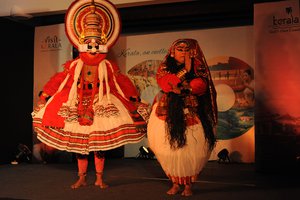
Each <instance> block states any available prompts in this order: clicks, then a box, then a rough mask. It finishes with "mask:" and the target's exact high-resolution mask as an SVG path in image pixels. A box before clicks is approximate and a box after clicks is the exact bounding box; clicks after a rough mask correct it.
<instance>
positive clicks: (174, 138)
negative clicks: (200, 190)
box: [165, 56, 216, 149]
mask: <svg viewBox="0 0 300 200" xmlns="http://www.w3.org/2000/svg"><path fill="white" fill-rule="evenodd" d="M165 64H166V66H167V69H166V70H167V71H168V72H170V73H172V74H176V73H177V72H179V71H180V70H182V69H183V68H184V64H182V65H177V63H176V60H175V59H174V58H173V57H171V56H169V57H167V59H166V62H165ZM191 64H192V66H194V59H193V58H192V63H191ZM195 77H196V75H195V73H194V70H190V72H188V74H187V75H186V79H187V80H188V81H189V80H192V79H193V78H195ZM167 97H168V98H167V101H168V102H167V105H168V106H167V118H166V122H167V131H168V134H169V142H170V145H171V148H174V149H176V148H182V147H184V146H185V145H186V135H185V131H186V127H187V124H186V121H185V120H184V111H183V108H184V100H183V98H182V94H176V93H173V92H169V93H168V94H167ZM207 98H210V97H209V94H208V93H206V94H204V95H202V96H198V97H197V100H198V102H207V101H204V100H207ZM208 102H210V101H208ZM209 108H211V105H206V104H203V103H198V107H197V115H198V117H199V119H200V120H201V123H202V126H203V129H204V134H205V139H206V141H207V142H208V144H209V148H210V149H213V148H214V146H215V143H216V138H215V135H214V132H213V123H212V120H213V119H209V117H208V116H209V115H208V112H209V110H208V109H209Z"/></svg>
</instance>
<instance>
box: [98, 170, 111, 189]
mask: <svg viewBox="0 0 300 200" xmlns="http://www.w3.org/2000/svg"><path fill="white" fill-rule="evenodd" d="M102 175H103V173H102V172H97V173H96V181H95V186H99V187H100V188H101V189H105V188H108V185H107V184H105V183H104V182H103V179H102Z"/></svg>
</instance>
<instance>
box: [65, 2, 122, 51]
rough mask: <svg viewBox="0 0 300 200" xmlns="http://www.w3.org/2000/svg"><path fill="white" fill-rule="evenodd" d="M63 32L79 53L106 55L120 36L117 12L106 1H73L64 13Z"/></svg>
mask: <svg viewBox="0 0 300 200" xmlns="http://www.w3.org/2000/svg"><path fill="white" fill-rule="evenodd" d="M65 30H66V34H67V36H68V38H69V40H70V42H71V43H72V45H73V46H74V47H75V48H77V49H78V50H79V51H80V52H99V53H106V52H107V50H108V49H109V48H110V47H112V46H113V45H114V44H115V42H116V41H117V39H118V37H119V34H120V30H121V22H120V17H119V13H118V10H117V9H116V8H115V6H114V5H113V4H112V3H111V2H109V1H107V0H75V1H74V2H73V3H72V4H71V5H70V6H69V8H68V10H67V12H66V16H65Z"/></svg>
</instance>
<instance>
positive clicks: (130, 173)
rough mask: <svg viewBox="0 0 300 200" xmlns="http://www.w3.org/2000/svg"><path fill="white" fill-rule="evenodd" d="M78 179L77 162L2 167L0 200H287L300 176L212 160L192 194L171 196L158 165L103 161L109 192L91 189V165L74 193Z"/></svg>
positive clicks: (299, 190)
mask: <svg viewBox="0 0 300 200" xmlns="http://www.w3.org/2000/svg"><path fill="white" fill-rule="evenodd" d="M76 179H77V166H76V163H49V164H32V163H20V164H17V165H12V164H4V165H1V164H0V200H2V199H7V200H8V199H18V200H20V199H24V200H25V199H26V200H29V199H30V200H48V199H49V200H52V199H53V200H60V199H62V200H68V199H70V200H74V199H75V200H92V199H99V200H100V199H103V200H123V199H124V200H127V199H128V200H168V199H172V200H176V199H197V200H198V199H199V200H208V199H210V200H248V199H249V200H250V199H251V200H266V199H270V200H279V199H280V200H285V199H289V200H292V199H299V194H300V181H299V176H298V177H295V176H285V175H274V174H261V173H258V172H256V171H255V166H254V164H237V163H225V164H219V163H218V162H216V161H210V162H208V164H207V165H206V167H205V168H204V170H203V172H202V174H201V176H200V177H199V180H198V181H197V182H196V183H195V184H194V185H193V191H194V194H193V196H191V197H182V196H181V195H180V193H179V194H177V195H174V196H169V195H167V194H166V191H167V190H168V189H169V187H170V186H171V183H170V182H169V181H168V179H167V178H166V176H165V174H164V173H163V171H162V169H161V168H160V165H159V163H158V162H157V160H143V159H134V158H132V159H129V158H127V159H122V158H117V159H107V160H106V165H105V171H104V180H105V182H106V183H107V184H109V186H110V187H109V188H107V189H100V188H97V187H96V186H94V185H93V183H94V180H95V172H94V165H93V162H92V161H91V162H90V164H89V171H88V175H87V181H88V185H87V186H85V187H81V188H79V189H76V190H72V189H71V188H70V185H71V184H72V183H74V182H75V181H76Z"/></svg>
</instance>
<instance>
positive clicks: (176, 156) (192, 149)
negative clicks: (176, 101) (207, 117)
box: [147, 104, 211, 184]
mask: <svg viewBox="0 0 300 200" xmlns="http://www.w3.org/2000/svg"><path fill="white" fill-rule="evenodd" d="M156 107H157V104H155V105H154V106H153V109H152V113H151V115H150V118H149V123H148V130H147V134H148V142H149V147H150V149H151V150H152V151H153V153H154V154H155V156H156V158H157V160H158V161H159V163H160V164H161V167H162V168H163V170H164V172H165V173H166V175H167V176H168V177H169V178H170V179H171V180H172V181H173V182H177V183H179V184H188V183H189V182H194V181H195V180H196V179H197V176H198V174H199V173H200V172H201V171H202V169H203V168H204V166H205V164H206V163H207V161H208V159H209V157H210V153H211V152H210V151H209V148H208V143H207V142H206V140H205V136H204V130H203V127H202V124H201V123H200V124H196V125H193V126H189V127H187V130H186V145H185V146H184V147H183V148H179V149H175V150H174V149H171V147H170V143H169V140H168V137H167V131H166V122H165V121H163V120H161V119H159V118H158V117H157V116H156V114H155V110H156Z"/></svg>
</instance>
